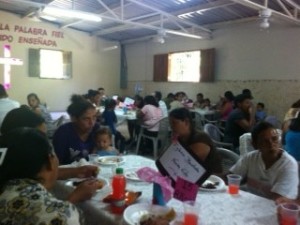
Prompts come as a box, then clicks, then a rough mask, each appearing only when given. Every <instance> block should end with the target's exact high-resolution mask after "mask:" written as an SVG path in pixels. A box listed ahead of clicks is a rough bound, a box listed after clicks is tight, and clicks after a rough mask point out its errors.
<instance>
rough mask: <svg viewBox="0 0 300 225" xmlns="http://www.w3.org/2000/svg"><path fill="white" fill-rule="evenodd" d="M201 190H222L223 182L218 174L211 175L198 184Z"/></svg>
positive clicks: (223, 187)
mask: <svg viewBox="0 0 300 225" xmlns="http://www.w3.org/2000/svg"><path fill="white" fill-rule="evenodd" d="M199 189H200V190H201V191H210V192H214V191H223V190H224V189H225V182H224V181H223V180H222V179H221V178H220V177H218V176H215V175H211V176H210V177H209V178H207V180H206V181H205V182H204V183H203V184H202V185H201V186H200V188H199Z"/></svg>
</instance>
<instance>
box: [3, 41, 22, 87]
mask: <svg viewBox="0 0 300 225" xmlns="http://www.w3.org/2000/svg"><path fill="white" fill-rule="evenodd" d="M10 56H11V54H10V45H4V57H3V58H1V57H0V64H3V65H4V73H3V75H4V79H3V86H4V88H5V89H9V88H10V86H11V85H10V74H11V73H10V72H11V65H15V66H21V65H23V61H22V60H21V59H17V58H11V57H10Z"/></svg>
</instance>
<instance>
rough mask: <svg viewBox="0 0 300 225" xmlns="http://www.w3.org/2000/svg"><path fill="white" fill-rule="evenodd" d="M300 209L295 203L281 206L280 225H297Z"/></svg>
mask: <svg viewBox="0 0 300 225" xmlns="http://www.w3.org/2000/svg"><path fill="white" fill-rule="evenodd" d="M299 211H300V207H299V206H298V205H297V204H295V203H283V204H281V205H279V223H280V225H297V224H298V216H299Z"/></svg>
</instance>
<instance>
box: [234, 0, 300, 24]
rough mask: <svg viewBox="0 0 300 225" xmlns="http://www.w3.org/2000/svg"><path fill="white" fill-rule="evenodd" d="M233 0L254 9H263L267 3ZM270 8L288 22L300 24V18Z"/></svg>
mask: <svg viewBox="0 0 300 225" xmlns="http://www.w3.org/2000/svg"><path fill="white" fill-rule="evenodd" d="M231 1H233V2H236V3H238V4H241V5H244V6H247V7H249V8H252V9H256V10H261V9H265V8H266V6H265V5H261V4H258V3H255V2H252V1H250V0H231ZM269 9H270V8H269ZM270 10H271V11H272V15H274V16H277V17H278V18H281V19H283V20H285V21H287V22H291V23H294V24H297V25H300V20H299V19H297V18H295V17H293V16H289V15H285V14H283V13H281V12H278V11H276V10H273V9H270Z"/></svg>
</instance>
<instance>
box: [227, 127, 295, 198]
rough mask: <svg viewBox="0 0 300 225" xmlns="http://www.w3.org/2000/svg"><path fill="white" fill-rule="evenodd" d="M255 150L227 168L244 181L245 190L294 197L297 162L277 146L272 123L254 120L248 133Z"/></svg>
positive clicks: (275, 132)
mask: <svg viewBox="0 0 300 225" xmlns="http://www.w3.org/2000/svg"><path fill="white" fill-rule="evenodd" d="M251 136H252V142H253V146H254V148H255V149H258V150H255V151H252V152H249V153H247V154H246V155H245V156H244V157H242V158H240V159H239V161H238V162H237V163H236V164H235V165H234V166H233V167H232V168H231V169H230V172H231V173H234V174H239V175H241V176H242V177H243V179H244V180H245V181H246V185H247V189H248V190H249V191H250V192H252V193H254V194H257V195H260V196H263V197H266V198H270V199H274V200H276V199H277V198H279V197H285V198H288V199H295V198H296V197H297V194H298V183H299V178H298V165H297V162H296V160H295V159H293V157H292V156H290V155H289V154H288V153H286V152H285V151H284V150H283V149H281V148H280V141H279V134H278V132H277V130H276V129H275V128H274V127H273V125H272V124H270V123H267V122H260V123H258V124H257V125H256V126H255V127H254V128H253V130H252V133H251Z"/></svg>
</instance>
